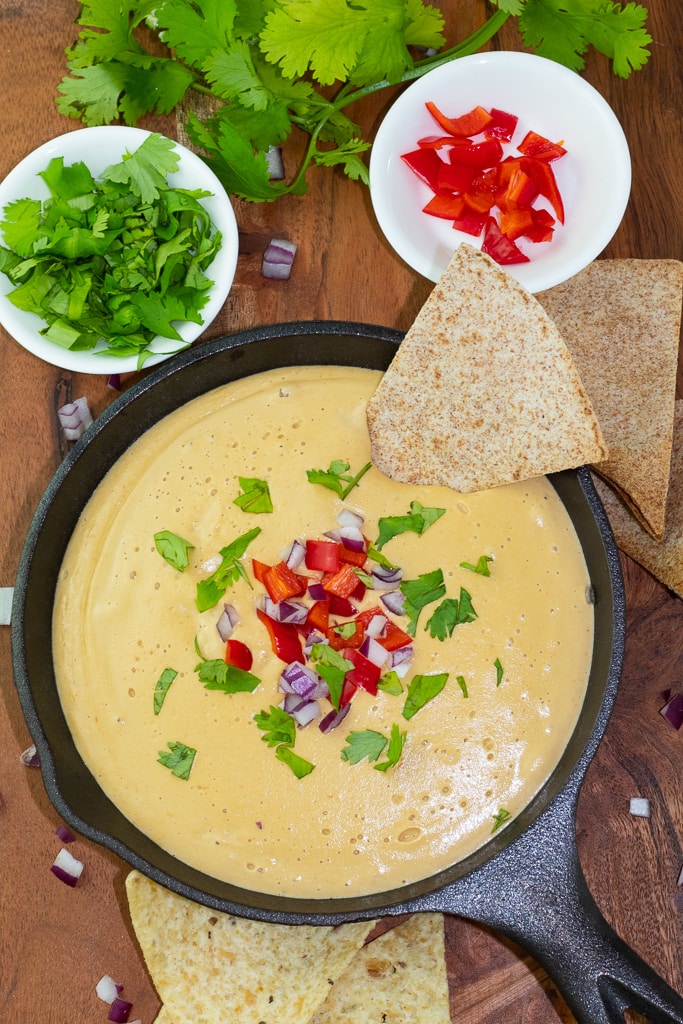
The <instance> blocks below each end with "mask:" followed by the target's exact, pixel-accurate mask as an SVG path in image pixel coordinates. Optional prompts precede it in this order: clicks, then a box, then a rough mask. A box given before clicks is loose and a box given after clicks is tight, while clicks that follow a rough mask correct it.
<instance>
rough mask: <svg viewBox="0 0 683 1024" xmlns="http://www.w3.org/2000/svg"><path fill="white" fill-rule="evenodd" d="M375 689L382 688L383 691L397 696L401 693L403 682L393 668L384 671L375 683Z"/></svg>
mask: <svg viewBox="0 0 683 1024" xmlns="http://www.w3.org/2000/svg"><path fill="white" fill-rule="evenodd" d="M377 689H378V690H383V691H384V693H388V694H390V695H391V696H392V697H398V696H399V694H401V693H403V683H402V682H401V680H400V678H399V675H398V673H397V672H394V671H393V669H392V670H391V671H390V672H386V673H385V674H384V675H383V676H382V678H381V679H380V680H379V682H378V683H377Z"/></svg>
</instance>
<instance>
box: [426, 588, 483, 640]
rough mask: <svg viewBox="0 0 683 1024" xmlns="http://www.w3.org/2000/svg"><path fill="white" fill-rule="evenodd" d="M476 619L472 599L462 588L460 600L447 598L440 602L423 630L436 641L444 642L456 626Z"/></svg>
mask: <svg viewBox="0 0 683 1024" xmlns="http://www.w3.org/2000/svg"><path fill="white" fill-rule="evenodd" d="M476 618H477V613H476V612H475V610H474V606H473V604H472V597H471V595H470V594H469V593H468V591H467V590H465V588H464V587H461V588H460V598H459V599H457V598H455V597H447V598H446V599H445V600H444V601H442V602H441V604H440V605H439V606H438V608H437V609H436V610H435V611H434V612H433V613H432V616H431V618H430V619H429V621H428V622H427V625H426V626H425V629H427V630H429V632H430V634H431V635H432V636H433V637H435V638H436V639H437V640H445V639H446V638H447V637H449V636H451V634H452V633H453V630H454V629H455V627H456V626H460V625H462V623H464V622H474V620H475V619H476Z"/></svg>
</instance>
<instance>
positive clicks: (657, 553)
mask: <svg viewBox="0 0 683 1024" xmlns="http://www.w3.org/2000/svg"><path fill="white" fill-rule="evenodd" d="M593 479H594V482H595V488H596V490H597V492H598V494H599V495H600V498H601V500H602V503H603V505H604V506H605V511H606V513H607V518H608V519H609V521H610V526H611V527H612V532H613V533H614V538H615V540H616V542H617V544H618V546H619V547H620V548H621V550H622V551H624V552H625V553H626V554H627V555H629V556H630V557H631V558H632V559H633V560H634V562H638V563H639V564H640V565H642V566H643V568H644V569H647V570H648V572H651V573H652V575H653V576H655V577H656V578H657V579H658V580H659V581H660V583H663V584H664V585H665V586H667V587H669V589H670V590H673V591H674V593H675V594H678V596H679V597H683V401H681V400H678V401H677V402H676V404H675V410H674V436H673V450H672V454H671V479H670V482H669V500H668V502H667V509H666V524H665V527H664V539H663V540H661V541H657V540H654V538H653V537H651V536H650V534H649V533H648V532H647V531H646V530H644V529H643V527H642V526H641V525H640V524H639V523H638V521H637V520H636V519H635V518H634V517H633V516H632V515H631V513H630V511H629V509H628V508H627V507H626V505H625V504H624V503H623V502H622V501H621V499H620V498H619V497H618V496H617V494H615V492H614V491H613V490H612V489H611V487H609V486H608V485H607V484H606V483H605V482H604V481H603V480H601V479H599V477H597V476H595V477H594V478H593Z"/></svg>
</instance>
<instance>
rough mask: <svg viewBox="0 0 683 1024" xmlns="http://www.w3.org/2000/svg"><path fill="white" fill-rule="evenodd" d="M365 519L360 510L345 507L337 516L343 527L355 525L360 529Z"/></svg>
mask: <svg viewBox="0 0 683 1024" xmlns="http://www.w3.org/2000/svg"><path fill="white" fill-rule="evenodd" d="M364 522H365V520H364V519H363V517H362V515H360V513H358V512H354V510H353V509H352V508H343V509H342V510H341V512H340V513H339V515H338V516H337V523H338V524H339V526H341V527H345V526H353V527H355V529H356V530H360V528H361V526H362V525H363V523H364Z"/></svg>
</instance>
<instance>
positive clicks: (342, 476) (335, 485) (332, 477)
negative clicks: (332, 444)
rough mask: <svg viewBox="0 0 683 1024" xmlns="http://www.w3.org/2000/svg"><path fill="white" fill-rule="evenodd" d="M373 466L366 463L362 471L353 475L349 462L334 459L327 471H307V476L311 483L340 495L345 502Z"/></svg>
mask: <svg viewBox="0 0 683 1024" xmlns="http://www.w3.org/2000/svg"><path fill="white" fill-rule="evenodd" d="M371 466H372V463H371V462H366V464H365V465H364V466H363V467H362V469H359V470H358V472H357V473H356V474H352V473H349V469H350V465H349V463H348V462H344V461H343V459H333V460H332V462H331V463H330V464H329V466H328V468H327V469H307V470H306V476H307V477H308V482H309V483H311V484H320V485H321V487H327V488H328V490H330V491H334V493H335V494H338V495H339V497H340V498H341V499H342V501H343V500H344V498H346V497H347V496H348V495H349V494H350V492H351V491H352V490H353V488H354V487H355V486H356V484H357V483H358V482H359V481H360V480H361V478H362V477H364V476H365V474H366V473H367V471H368V470H369V469H370V467H371Z"/></svg>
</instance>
